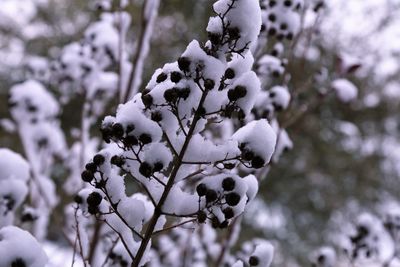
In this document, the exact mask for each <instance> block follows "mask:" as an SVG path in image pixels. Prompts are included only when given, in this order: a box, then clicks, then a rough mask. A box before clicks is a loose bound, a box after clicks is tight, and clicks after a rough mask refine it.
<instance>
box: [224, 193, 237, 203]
mask: <svg viewBox="0 0 400 267" xmlns="http://www.w3.org/2000/svg"><path fill="white" fill-rule="evenodd" d="M225 200H226V204H228V205H229V206H236V205H237V204H238V203H239V202H240V195H239V194H237V193H235V192H232V193H229V194H226V195H225Z"/></svg>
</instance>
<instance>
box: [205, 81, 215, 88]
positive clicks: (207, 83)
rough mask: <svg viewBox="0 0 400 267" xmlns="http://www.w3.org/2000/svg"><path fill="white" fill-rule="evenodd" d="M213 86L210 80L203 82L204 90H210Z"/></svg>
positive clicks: (213, 83)
mask: <svg viewBox="0 0 400 267" xmlns="http://www.w3.org/2000/svg"><path fill="white" fill-rule="evenodd" d="M214 86H215V82H214V81H213V80H211V79H206V80H205V81H204V88H206V90H212V89H213V88H214Z"/></svg>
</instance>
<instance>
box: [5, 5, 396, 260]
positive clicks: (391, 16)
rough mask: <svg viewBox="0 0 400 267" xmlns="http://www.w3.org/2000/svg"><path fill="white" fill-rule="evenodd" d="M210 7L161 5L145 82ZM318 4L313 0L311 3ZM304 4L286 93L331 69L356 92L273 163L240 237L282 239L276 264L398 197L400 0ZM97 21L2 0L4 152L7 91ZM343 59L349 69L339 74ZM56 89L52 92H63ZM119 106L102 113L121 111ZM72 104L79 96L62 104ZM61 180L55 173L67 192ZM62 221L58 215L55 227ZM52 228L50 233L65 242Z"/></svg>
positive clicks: (330, 104)
mask: <svg viewBox="0 0 400 267" xmlns="http://www.w3.org/2000/svg"><path fill="white" fill-rule="evenodd" d="M213 2H214V1H211V0H196V1H194V0H193V1H190V0H162V1H161V7H160V8H161V9H160V15H159V17H158V19H157V21H156V26H155V32H154V34H153V39H152V44H151V51H150V54H149V56H148V58H147V59H146V62H145V78H144V83H146V82H147V81H148V79H149V77H150V76H151V74H152V72H153V70H154V69H155V68H157V67H160V66H162V65H163V64H164V63H166V62H171V61H174V60H176V58H177V57H178V56H179V55H180V53H182V51H183V50H184V49H185V47H186V45H187V44H188V42H189V41H191V40H192V39H198V40H205V38H206V32H205V30H204V29H205V27H206V25H207V22H208V17H209V16H210V14H211V13H212V8H211V6H212V4H213ZM319 2H321V1H307V0H306V5H307V6H308V7H312V6H315V5H317V4H318V3H319ZM140 5H141V4H140V1H136V2H135V4H134V5H132V7H131V8H130V10H129V12H131V14H132V31H131V36H130V37H129V38H132V40H134V39H135V33H137V31H138V28H139V27H140ZM307 10H308V11H307V12H304V14H303V23H305V24H306V25H307V23H308V25H311V26H310V27H309V28H308V29H309V30H308V31H305V32H302V33H301V34H302V36H301V37H300V41H299V43H300V44H301V43H303V45H298V46H295V47H293V49H292V51H293V56H291V57H290V59H291V60H290V61H289V65H288V71H289V72H290V74H291V76H292V79H291V81H290V82H289V88H299V87H303V86H306V87H307V88H308V87H309V90H315V87H316V86H317V85H316V84H314V83H313V82H309V81H310V77H314V76H315V75H316V74H318V75H324V73H330V76H332V77H333V78H339V77H341V76H344V75H346V78H349V79H350V80H351V81H352V82H354V83H355V84H356V85H357V87H358V88H359V96H358V98H357V100H356V101H354V102H352V103H351V104H343V103H340V102H338V101H336V100H335V99H329V100H328V101H326V102H324V103H323V104H322V105H318V106H317V107H316V108H315V109H313V110H312V111H311V112H309V113H307V114H306V115H305V116H303V117H301V118H300V119H299V120H297V121H296V122H295V123H294V124H293V125H292V126H291V127H290V129H289V130H288V133H289V135H290V136H291V138H292V141H293V143H294V147H293V149H292V150H290V151H289V152H287V153H286V154H285V155H284V156H283V157H282V159H281V160H280V161H279V162H278V163H277V164H276V165H274V166H273V167H272V168H271V171H270V172H269V174H268V176H267V177H266V178H265V179H264V180H263V182H262V185H261V189H260V193H259V197H258V199H257V200H256V201H255V203H254V204H253V206H252V208H251V209H250V210H249V211H248V213H247V215H246V220H245V224H244V226H243V231H242V235H241V238H243V239H249V238H250V237H254V236H265V237H266V238H269V239H271V240H275V244H276V245H277V246H278V247H279V248H280V249H279V251H280V253H281V255H280V256H278V262H280V263H281V264H279V266H290V265H289V264H290V262H298V263H299V264H300V266H304V265H303V264H305V262H306V261H307V258H308V255H309V253H310V252H311V251H312V250H313V249H315V248H316V247H318V246H320V245H323V244H332V243H333V241H334V240H333V238H332V236H334V235H335V233H336V232H337V231H339V230H338V229H339V228H340V226H341V225H342V224H343V223H345V222H347V221H349V220H350V221H351V220H352V218H354V216H355V215H356V214H358V213H360V212H361V211H364V210H367V211H372V212H377V213H379V207H380V206H381V205H382V204H383V203H386V202H387V201H392V200H394V201H397V200H399V195H400V187H399V186H398V181H399V175H400V163H399V162H400V139H399V135H400V117H399V116H398V113H399V111H400V106H399V100H400V1H399V0H326V1H325V2H324V3H323V7H322V8H321V10H320V11H319V12H318V13H316V12H313V10H312V8H308V9H307ZM98 16H99V11H96V10H94V9H93V5H91V4H90V1H86V0H68V1H64V0H0V103H1V105H0V119H1V121H0V123H1V126H2V130H0V146H1V147H8V148H12V149H14V150H16V151H18V152H21V153H22V151H21V146H20V144H19V140H18V139H16V138H15V136H13V135H12V134H8V133H7V126H8V121H7V118H9V114H8V110H7V94H8V90H9V88H10V86H11V85H12V84H14V83H17V82H20V81H22V80H23V79H24V77H25V76H26V73H27V72H29V66H28V65H27V62H28V61H29V60H30V59H32V58H34V57H36V56H40V57H46V58H50V59H51V58H52V57H55V55H56V54H57V51H59V49H60V48H62V47H63V46H64V45H65V44H67V43H70V42H71V41H77V40H79V39H81V38H82V33H83V31H84V29H85V28H86V27H87V25H88V24H89V23H90V22H92V21H94V20H96V19H97V18H98ZM305 42H307V45H304V43H305ZM288 45H289V46H290V44H288ZM343 66H352V67H353V69H352V70H351V71H350V72H349V73H346V74H343V71H342V67H343ZM311 81H312V80H311ZM307 88H306V89H307ZM52 91H53V93H54V94H55V95H57V88H52ZM116 102H117V99H115V100H114V105H110V106H111V107H110V109H109V111H108V112H107V114H110V113H113V112H114V111H115V103H116ZM76 108H80V101H79V99H75V100H74V101H71V102H70V104H68V106H67V107H66V109H69V110H71V111H73V110H75V109H76ZM64 114H67V115H63V116H66V117H65V118H64V119H63V120H62V121H63V123H64V124H63V125H62V127H63V128H64V129H65V130H66V131H70V130H71V129H73V128H75V127H77V125H79V118H75V117H74V116H73V115H72V116H71V114H74V113H70V112H65V111H64ZM92 130H93V133H94V134H96V133H99V132H98V129H96V128H94V129H92ZM64 177H65V174H64V173H63V170H57V168H56V170H55V174H54V179H55V181H56V183H58V184H59V185H60V188H61V185H62V183H63V178H64ZM67 200H68V201H69V199H66V200H64V203H66V202H67ZM62 204H63V203H61V204H60V205H61V206H62ZM61 206H60V207H61ZM59 212H60V214H61V213H62V212H63V209H62V208H60V209H59ZM57 218H58V219H57ZM60 218H61V216H57V215H54V220H55V222H57V220H58V221H59V220H61V219H60ZM54 225H56V223H55V224H54ZM53 227H54V229H52V231H51V232H50V239H54V240H61V239H62V238H61V237H60V233H59V232H58V229H57V227H55V226H53Z"/></svg>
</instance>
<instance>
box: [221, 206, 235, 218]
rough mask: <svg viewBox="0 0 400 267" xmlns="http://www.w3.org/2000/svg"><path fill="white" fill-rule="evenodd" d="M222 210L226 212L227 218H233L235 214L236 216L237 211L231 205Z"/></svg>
mask: <svg viewBox="0 0 400 267" xmlns="http://www.w3.org/2000/svg"><path fill="white" fill-rule="evenodd" d="M222 212H223V213H224V215H225V219H226V220H229V219H232V218H233V216H235V212H234V211H233V209H232V208H231V207H227V208H225V209H224V210H223V211H222Z"/></svg>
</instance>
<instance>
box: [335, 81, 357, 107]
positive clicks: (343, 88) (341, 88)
mask: <svg viewBox="0 0 400 267" xmlns="http://www.w3.org/2000/svg"><path fill="white" fill-rule="evenodd" d="M331 86H332V88H333V90H335V92H336V95H337V97H338V98H339V100H340V101H342V102H344V103H347V102H350V101H352V100H354V99H355V98H356V97H357V94H358V89H357V87H356V86H355V85H354V84H353V83H352V82H350V81H349V80H346V79H337V80H334V81H333V82H332V85H331Z"/></svg>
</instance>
